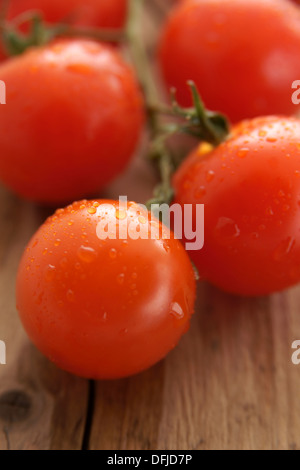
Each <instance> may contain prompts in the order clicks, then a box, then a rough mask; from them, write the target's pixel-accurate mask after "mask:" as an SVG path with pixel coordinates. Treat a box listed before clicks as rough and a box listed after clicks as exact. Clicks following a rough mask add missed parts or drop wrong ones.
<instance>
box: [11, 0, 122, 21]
mask: <svg viewBox="0 0 300 470" xmlns="http://www.w3.org/2000/svg"><path fill="white" fill-rule="evenodd" d="M28 10H34V11H39V12H41V13H42V14H43V17H44V19H45V20H46V21H47V22H50V23H58V22H61V21H63V20H70V21H71V22H72V23H73V24H77V25H80V26H95V27H96V26H99V27H102V28H106V27H108V28H120V27H122V26H123V23H124V20H125V18H126V12H127V0H85V1H82V0H10V2H9V10H8V19H13V18H15V17H16V16H18V15H20V14H22V13H24V12H26V11H28Z"/></svg>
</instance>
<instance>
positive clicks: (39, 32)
mask: <svg viewBox="0 0 300 470" xmlns="http://www.w3.org/2000/svg"><path fill="white" fill-rule="evenodd" d="M70 20H71V18H70V19H68V18H67V19H66V20H65V21H63V22H61V23H56V24H54V25H53V24H49V23H47V22H45V21H44V19H43V17H42V16H41V15H40V14H39V13H37V12H35V11H28V12H25V13H24V14H21V15H20V16H18V17H17V18H15V19H14V20H12V21H9V22H8V21H5V19H2V20H0V23H1V24H0V30H1V40H2V43H3V45H4V48H5V50H6V52H7V53H8V55H9V56H16V55H20V54H23V53H24V52H25V51H26V50H27V49H28V48H30V47H39V46H44V45H46V44H48V43H49V42H50V41H52V40H53V39H55V38H57V37H61V36H65V37H87V38H89V39H94V40H97V41H104V42H111V43H119V42H123V41H124V40H125V33H124V31H122V30H115V29H106V28H105V29H101V28H92V27H88V28H84V27H79V26H73V25H72V24H71V23H70ZM24 25H25V26H27V29H28V31H27V32H26V33H24V32H22V31H21V30H20V27H22V26H24Z"/></svg>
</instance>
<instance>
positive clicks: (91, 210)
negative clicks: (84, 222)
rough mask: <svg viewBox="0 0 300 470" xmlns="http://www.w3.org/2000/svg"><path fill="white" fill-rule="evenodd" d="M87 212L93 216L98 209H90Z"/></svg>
mask: <svg viewBox="0 0 300 470" xmlns="http://www.w3.org/2000/svg"><path fill="white" fill-rule="evenodd" d="M87 211H88V213H89V214H91V215H93V214H96V212H97V209H96V207H89V208H88V210H87Z"/></svg>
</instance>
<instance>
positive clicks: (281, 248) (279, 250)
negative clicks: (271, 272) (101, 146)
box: [273, 237, 295, 261]
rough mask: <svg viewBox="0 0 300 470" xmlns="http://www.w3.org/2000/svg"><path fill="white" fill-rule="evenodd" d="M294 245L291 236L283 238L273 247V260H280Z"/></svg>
mask: <svg viewBox="0 0 300 470" xmlns="http://www.w3.org/2000/svg"><path fill="white" fill-rule="evenodd" d="M294 245H295V240H294V239H293V238H292V237H288V238H287V239H286V240H283V241H282V242H281V243H279V245H278V246H277V247H276V248H275V250H274V252H273V259H274V260H275V261H280V260H281V259H282V258H283V257H284V256H286V255H288V254H289V253H290V252H291V251H292V249H293V247H294Z"/></svg>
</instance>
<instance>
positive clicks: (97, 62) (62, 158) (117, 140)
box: [0, 40, 144, 203]
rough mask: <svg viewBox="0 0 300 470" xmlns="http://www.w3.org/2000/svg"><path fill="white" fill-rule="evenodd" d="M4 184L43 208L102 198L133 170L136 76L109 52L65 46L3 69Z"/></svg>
mask: <svg viewBox="0 0 300 470" xmlns="http://www.w3.org/2000/svg"><path fill="white" fill-rule="evenodd" d="M0 77H1V79H2V80H4V81H5V83H6V88H7V100H6V101H7V104H6V106H1V107H0V130H1V133H0V155H1V159H0V179H1V180H2V181H3V182H4V183H5V184H6V185H7V186H9V187H10V188H12V189H13V190H14V191H15V192H17V193H18V194H19V195H21V196H24V197H26V198H29V199H32V200H35V201H39V202H41V203H57V202H61V201H66V200H74V199H76V198H79V197H83V196H85V195H86V194H90V193H92V192H94V191H98V190H99V189H100V188H101V187H103V185H105V184H107V183H108V181H110V180H111V179H112V178H113V177H114V176H115V175H117V174H118V173H120V172H121V171H122V170H123V168H124V167H125V166H126V164H127V163H128V161H129V159H130V157H131V155H132V153H133V151H134V149H135V146H136V144H137V141H138V139H139V136H140V133H141V128H142V124H143V118H144V111H143V100H142V96H141V93H140V90H139V87H138V85H137V82H136V80H135V77H134V75H133V73H132V71H131V69H130V68H129V67H128V66H127V65H126V64H125V63H124V61H123V60H122V58H121V57H120V56H119V54H118V53H117V52H116V51H115V50H114V49H113V48H110V47H109V46H107V45H103V44H99V43H96V42H93V41H88V40H65V41H59V42H57V43H54V44H52V45H49V46H47V47H44V48H38V49H33V50H31V51H28V52H27V53H25V54H24V55H22V56H19V57H18V58H15V59H12V60H10V61H7V62H5V63H4V64H2V65H1V66H0Z"/></svg>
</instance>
